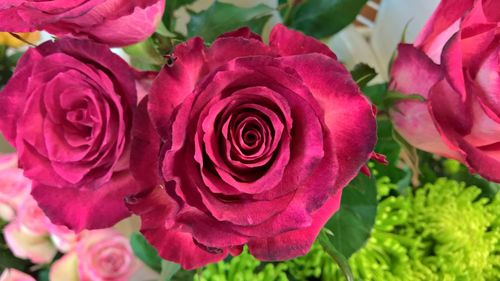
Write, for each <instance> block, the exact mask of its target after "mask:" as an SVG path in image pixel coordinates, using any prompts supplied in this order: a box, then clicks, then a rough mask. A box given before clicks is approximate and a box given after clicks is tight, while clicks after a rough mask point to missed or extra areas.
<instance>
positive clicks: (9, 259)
mask: <svg viewBox="0 0 500 281" xmlns="http://www.w3.org/2000/svg"><path fill="white" fill-rule="evenodd" d="M0 246H1V245H0ZM30 265H31V263H30V262H29V261H27V260H22V259H19V258H16V257H15V256H14V255H13V254H12V252H11V251H10V250H9V249H8V248H4V247H3V246H2V247H0V268H3V269H5V268H15V269H17V270H20V271H25V270H27V269H28V267H29V266H30Z"/></svg>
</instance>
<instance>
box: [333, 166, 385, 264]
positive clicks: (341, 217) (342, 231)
mask: <svg viewBox="0 0 500 281" xmlns="http://www.w3.org/2000/svg"><path fill="white" fill-rule="evenodd" d="M376 213H377V189H376V187H375V179H374V178H373V177H367V176H365V175H363V174H359V175H358V176H357V177H356V178H354V180H352V181H351V183H350V184H349V185H348V186H347V187H346V188H344V191H343V194H342V201H341V204H340V209H339V210H338V211H337V213H335V214H334V215H333V217H332V218H331V219H330V220H329V221H328V222H327V223H326V225H325V228H326V229H328V230H329V231H331V232H332V233H333V237H332V238H331V239H330V242H331V243H332V245H333V247H335V249H337V251H339V252H340V253H341V254H342V255H343V256H344V257H346V258H347V259H348V258H349V257H350V256H351V255H352V254H354V253H355V252H356V251H358V250H359V249H360V248H361V247H363V246H364V245H365V243H366V241H367V240H368V238H369V237H370V233H371V230H372V228H373V224H374V223H375V215H376Z"/></svg>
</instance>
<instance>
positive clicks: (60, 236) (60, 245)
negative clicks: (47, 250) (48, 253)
mask: <svg viewBox="0 0 500 281" xmlns="http://www.w3.org/2000/svg"><path fill="white" fill-rule="evenodd" d="M48 231H49V234H50V238H51V239H52V242H53V243H54V245H55V246H56V248H57V249H58V250H59V251H61V252H63V253H66V252H69V251H71V250H73V249H74V247H75V246H76V242H77V239H78V235H77V234H76V233H75V232H74V231H72V230H70V229H69V228H67V227H66V226H64V225H55V224H52V223H49V225H48Z"/></svg>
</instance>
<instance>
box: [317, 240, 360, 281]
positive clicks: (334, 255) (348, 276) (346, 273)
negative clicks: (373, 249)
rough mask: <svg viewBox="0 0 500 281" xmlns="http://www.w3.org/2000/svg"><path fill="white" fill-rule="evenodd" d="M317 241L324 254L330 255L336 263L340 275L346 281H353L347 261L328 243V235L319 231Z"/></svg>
mask: <svg viewBox="0 0 500 281" xmlns="http://www.w3.org/2000/svg"><path fill="white" fill-rule="evenodd" d="M318 240H319V243H320V244H321V246H323V249H325V251H326V253H327V254H328V255H330V256H331V257H332V258H333V260H334V261H335V262H336V263H337V265H338V266H339V268H340V271H342V274H344V277H345V279H346V281H354V276H353V275H352V271H351V267H350V266H349V263H348V262H347V259H346V258H345V257H344V255H342V254H341V253H340V252H339V251H337V249H335V247H334V246H333V245H332V244H331V243H330V240H329V239H328V234H326V233H325V232H324V231H321V232H320V234H319V236H318Z"/></svg>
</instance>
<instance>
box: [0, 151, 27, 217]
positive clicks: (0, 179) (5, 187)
mask: <svg viewBox="0 0 500 281" xmlns="http://www.w3.org/2000/svg"><path fill="white" fill-rule="evenodd" d="M30 190H31V181H30V180H29V179H27V178H25V177H24V176H23V171H22V170H20V169H18V168H17V156H16V155H15V154H8V155H0V219H3V220H6V221H11V220H12V219H13V218H14V216H15V215H16V210H17V209H18V208H19V205H20V204H21V203H22V202H23V201H24V200H25V198H26V197H27V196H28V195H29V193H30Z"/></svg>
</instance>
